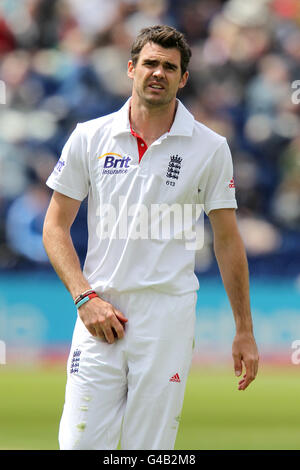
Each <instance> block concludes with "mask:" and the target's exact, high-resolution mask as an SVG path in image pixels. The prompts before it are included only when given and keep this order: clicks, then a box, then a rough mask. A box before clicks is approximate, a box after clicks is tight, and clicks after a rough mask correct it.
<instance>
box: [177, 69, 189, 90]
mask: <svg viewBox="0 0 300 470" xmlns="http://www.w3.org/2000/svg"><path fill="white" fill-rule="evenodd" d="M188 78H189V72H188V71H187V70H186V71H185V72H184V74H183V75H182V77H181V79H180V82H179V86H178V88H183V87H185V85H186V82H187V81H188Z"/></svg>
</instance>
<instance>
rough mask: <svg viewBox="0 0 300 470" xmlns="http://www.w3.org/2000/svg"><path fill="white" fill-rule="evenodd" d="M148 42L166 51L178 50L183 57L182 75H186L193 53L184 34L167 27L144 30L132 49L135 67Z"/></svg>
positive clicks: (159, 26)
mask: <svg viewBox="0 0 300 470" xmlns="http://www.w3.org/2000/svg"><path fill="white" fill-rule="evenodd" d="M148 42H153V43H155V44H158V45H159V46H161V47H165V48H166V49H170V48H173V47H175V48H176V49H178V50H179V52H180V55H181V74H182V75H183V74H184V73H185V71H186V70H187V67H188V64H189V61H190V58H191V56H192V52H191V49H190V47H189V45H188V43H187V42H186V39H185V37H184V35H183V34H182V33H180V32H179V31H177V30H176V29H175V28H172V27H171V26H167V25H156V26H149V27H148V28H143V29H142V30H141V31H140V32H139V34H138V35H137V37H136V39H135V41H134V43H133V44H132V47H131V60H132V63H133V65H136V63H137V61H138V58H139V54H140V52H141V50H142V49H143V47H144V46H145V45H146V44H147V43H148Z"/></svg>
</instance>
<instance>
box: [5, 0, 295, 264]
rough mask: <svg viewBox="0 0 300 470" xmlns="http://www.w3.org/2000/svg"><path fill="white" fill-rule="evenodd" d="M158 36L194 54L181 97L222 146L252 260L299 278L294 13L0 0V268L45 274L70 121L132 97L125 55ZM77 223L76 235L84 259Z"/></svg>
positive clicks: (195, 5)
mask: <svg viewBox="0 0 300 470" xmlns="http://www.w3.org/2000/svg"><path fill="white" fill-rule="evenodd" d="M154 24H169V25H171V26H174V27H176V28H178V29H179V30H181V31H182V32H183V33H184V34H185V35H186V38H187V40H188V42H189V44H190V45H191V48H192V59H191V63H190V67H189V70H190V79H189V82H188V85H187V86H186V88H184V89H183V90H182V91H181V92H180V94H179V98H180V99H181V100H182V101H183V102H184V104H185V105H186V106H187V107H188V108H189V109H190V110H191V112H192V113H193V114H194V116H195V117H196V119H198V120H199V121H201V122H203V123H204V124H206V125H207V126H209V127H210V128H212V129H213V130H215V131H216V132H218V133H220V134H222V135H224V136H226V137H227V139H228V142H229V145H230V148H231V150H232V154H233V160H234V168H235V182H236V191H237V199H238V205H239V212H238V213H239V224H240V229H241V233H242V236H243V238H244V241H245V244H246V247H247V251H248V255H249V258H250V259H254V260H256V262H257V269H260V268H259V266H260V264H259V262H260V259H264V266H266V264H267V262H268V260H269V262H270V263H269V270H271V271H270V272H272V271H274V270H275V271H276V270H277V271H278V272H279V273H280V272H283V271H284V270H288V266H291V269H292V270H293V272H295V269H298V271H299V267H298V268H295V260H297V259H298V261H299V260H300V246H299V245H300V244H299V236H300V132H299V131H300V104H299V102H300V2H299V0H252V1H251V2H245V1H243V0H228V1H222V0H185V1H184V2H183V1H182V0H85V1H81V0H22V1H21V0H0V80H1V82H0V269H3V270H12V269H14V270H16V269H23V268H24V267H26V268H27V267H31V268H44V269H45V268H46V269H47V268H49V263H48V261H47V256H46V253H45V250H44V248H43V245H42V237H41V233H42V225H43V218H44V215H45V211H46V209H47V206H48V203H49V198H50V196H51V193H50V191H49V190H48V189H47V187H46V185H45V181H46V179H47V177H48V176H49V174H50V173H51V171H52V169H53V167H54V165H55V163H56V161H57V159H58V158H59V155H60V152H61V149H62V147H63V145H64V143H65V142H66V140H67V138H68V137H69V135H70V133H71V132H72V130H73V129H74V127H75V125H76V124H77V122H83V121H86V120H89V119H93V118H96V117H99V116H102V115H104V114H107V113H110V112H113V111H115V110H117V109H118V108H119V107H121V106H122V104H123V103H124V102H125V100H126V99H127V98H128V96H129V95H130V93H131V81H130V80H129V79H128V77H127V74H126V69H127V61H128V59H129V52H130V46H131V43H132V41H133V39H134V37H135V36H136V34H137V33H138V32H139V30H140V29H141V28H143V27H145V26H149V25H154ZM297 81H298V83H297ZM297 86H298V88H299V93H297ZM85 211H86V207H85V204H83V205H82V208H81V210H80V213H79V216H78V219H77V221H76V223H75V224H74V227H73V232H72V234H73V237H74V242H75V245H76V248H77V250H78V251H79V254H80V256H81V258H82V259H83V257H84V253H85V247H86V230H85V223H86V222H85V216H86V214H85ZM206 236H207V239H208V244H207V247H206V248H205V249H203V250H201V252H199V253H198V255H197V269H198V270H199V271H205V270H209V269H210V266H211V263H212V254H211V243H210V237H211V234H210V232H209V229H207V234H206ZM297 257H298V258H297ZM293 266H294V267H293ZM298 266H299V264H298ZM287 272H288V271H287Z"/></svg>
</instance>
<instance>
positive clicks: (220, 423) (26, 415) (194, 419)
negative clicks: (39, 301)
mask: <svg viewBox="0 0 300 470" xmlns="http://www.w3.org/2000/svg"><path fill="white" fill-rule="evenodd" d="M237 382H238V379H237V378H235V377H234V375H233V371H232V369H231V368H220V369H219V370H218V369H216V368H208V367H206V368H204V367H201V368H193V369H192V372H191V374H190V377H189V380H188V385H187V389H186V394H185V401H184V406H183V412H182V419H181V423H180V428H179V432H178V436H177V441H176V449H234V450H237V449H298V450H299V449H300V425H299V424H300V405H299V396H300V380H299V369H298V368H297V366H289V367H286V368H279V367H276V368H275V367H274V368H270V367H267V366H261V369H260V373H259V376H258V377H257V379H256V381H255V382H254V383H252V384H251V385H250V387H249V388H248V389H247V390H246V391H244V392H243V391H238V390H237ZM64 388H65V372H64V368H62V367H56V368H53V367H52V368H50V367H49V368H47V369H46V368H42V369H40V368H36V369H35V368H23V369H13V368H10V367H8V366H1V367H0V449H58V443H57V431H58V424H59V419H60V415H61V411H62V406H63V401H64Z"/></svg>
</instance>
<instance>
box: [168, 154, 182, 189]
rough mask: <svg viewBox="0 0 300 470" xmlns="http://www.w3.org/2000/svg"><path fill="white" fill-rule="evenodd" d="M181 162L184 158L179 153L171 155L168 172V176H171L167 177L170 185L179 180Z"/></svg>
mask: <svg viewBox="0 0 300 470" xmlns="http://www.w3.org/2000/svg"><path fill="white" fill-rule="evenodd" d="M181 162H182V158H181V157H179V156H178V155H171V156H170V161H169V165H168V169H167V173H166V177H167V178H170V180H169V179H167V181H166V184H167V185H170V186H175V181H174V180H178V178H179V174H180V169H181Z"/></svg>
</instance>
